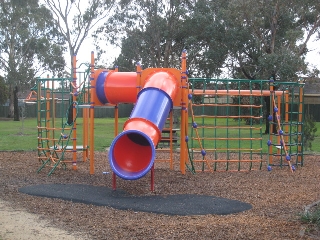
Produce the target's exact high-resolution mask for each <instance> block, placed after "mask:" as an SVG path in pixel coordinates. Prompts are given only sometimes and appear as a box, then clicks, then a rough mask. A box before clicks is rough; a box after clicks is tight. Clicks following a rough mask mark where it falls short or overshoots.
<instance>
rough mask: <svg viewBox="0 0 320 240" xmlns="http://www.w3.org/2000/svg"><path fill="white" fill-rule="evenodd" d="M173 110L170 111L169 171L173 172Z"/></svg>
mask: <svg viewBox="0 0 320 240" xmlns="http://www.w3.org/2000/svg"><path fill="white" fill-rule="evenodd" d="M172 129H173V109H172V110H171V111H170V169H171V170H173V134H172Z"/></svg>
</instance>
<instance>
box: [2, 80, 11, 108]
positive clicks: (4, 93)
mask: <svg viewBox="0 0 320 240" xmlns="http://www.w3.org/2000/svg"><path fill="white" fill-rule="evenodd" d="M8 96H9V94H8V87H7V86H6V84H5V81H4V77H2V76H0V105H1V104H4V103H5V102H6V101H7V100H8Z"/></svg>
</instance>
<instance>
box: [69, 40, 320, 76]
mask: <svg viewBox="0 0 320 240" xmlns="http://www.w3.org/2000/svg"><path fill="white" fill-rule="evenodd" d="M92 42H93V40H92V39H91V38H88V39H86V40H85V42H84V43H83V44H82V47H81V48H80V51H79V53H78V55H77V59H78V63H84V62H88V63H89V62H90V59H91V51H95V46H94V45H93V44H92ZM84 46H85V47H84ZM105 49H106V51H107V52H106V54H105V55H103V56H102V57H103V58H104V59H103V60H104V62H106V63H109V64H110V63H112V62H113V60H114V58H115V57H117V56H118V55H119V54H120V51H121V49H120V48H119V47H113V46H107V44H106V46H105ZM308 49H309V52H308V54H307V56H306V61H307V62H309V63H310V67H311V68H312V66H315V67H317V68H318V69H320V40H318V41H315V38H313V39H310V41H309V43H308ZM66 57H68V54H66ZM66 59H67V60H68V59H69V58H66ZM108 67H113V66H108ZM119 71H121V69H119Z"/></svg>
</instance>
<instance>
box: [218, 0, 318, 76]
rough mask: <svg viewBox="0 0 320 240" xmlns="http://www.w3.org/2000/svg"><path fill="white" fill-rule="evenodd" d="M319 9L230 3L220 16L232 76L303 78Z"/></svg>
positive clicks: (311, 4)
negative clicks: (223, 18) (299, 76)
mask: <svg viewBox="0 0 320 240" xmlns="http://www.w3.org/2000/svg"><path fill="white" fill-rule="evenodd" d="M319 8H320V4H319V3H318V1H314V0H306V1H298V0H284V1H278V0H264V1H262V0H261V1H256V0H247V1H238V0H233V1H230V2H229V5H228V6H227V8H225V9H224V10H223V13H224V14H225V20H226V27H227V31H226V33H227V34H226V39H225V43H227V44H228V49H229V59H230V65H229V67H230V71H231V73H232V75H233V76H234V77H236V78H248V79H269V78H270V77H273V78H274V79H281V80H283V81H291V80H293V79H296V77H297V75H298V74H301V73H303V74H306V73H307V64H306V63H305V61H304V60H305V59H304V58H305V55H306V53H307V51H308V49H307V43H308V41H309V40H310V37H311V36H313V35H314V34H315V33H316V32H317V31H319V24H320V14H319ZM227 38H229V40H228V39H227Z"/></svg>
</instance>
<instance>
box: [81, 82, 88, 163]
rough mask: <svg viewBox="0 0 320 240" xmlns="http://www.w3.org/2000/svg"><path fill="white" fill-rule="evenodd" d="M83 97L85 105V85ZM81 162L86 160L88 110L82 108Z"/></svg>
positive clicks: (86, 95)
mask: <svg viewBox="0 0 320 240" xmlns="http://www.w3.org/2000/svg"><path fill="white" fill-rule="evenodd" d="M84 88H85V89H84V97H83V102H84V103H87V102H88V90H87V89H86V85H84ZM82 119H83V140H82V144H83V151H82V155H83V161H84V162H85V161H86V160H87V158H88V109H87V108H83V116H82Z"/></svg>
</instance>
